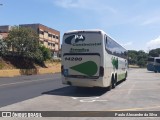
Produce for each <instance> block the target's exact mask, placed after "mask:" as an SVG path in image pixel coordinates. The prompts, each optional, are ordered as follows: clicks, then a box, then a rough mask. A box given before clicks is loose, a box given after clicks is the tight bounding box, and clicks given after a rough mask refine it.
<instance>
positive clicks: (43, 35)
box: [19, 24, 60, 56]
mask: <svg viewBox="0 0 160 120" xmlns="http://www.w3.org/2000/svg"><path fill="white" fill-rule="evenodd" d="M19 26H21V27H28V28H32V29H33V30H34V31H35V32H36V33H37V34H38V35H39V42H40V44H42V45H44V46H45V47H47V48H49V49H50V50H51V51H52V52H53V53H54V56H58V54H59V50H60V32H59V31H57V30H55V29H52V28H49V27H47V26H45V25H42V24H21V25H19Z"/></svg>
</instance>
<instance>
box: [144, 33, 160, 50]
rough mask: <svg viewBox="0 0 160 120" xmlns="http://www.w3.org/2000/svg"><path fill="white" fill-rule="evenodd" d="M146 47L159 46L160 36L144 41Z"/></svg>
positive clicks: (153, 47)
mask: <svg viewBox="0 0 160 120" xmlns="http://www.w3.org/2000/svg"><path fill="white" fill-rule="evenodd" d="M146 46H147V48H148V49H155V48H160V36H159V37H158V38H156V39H154V40H151V41H149V42H147V43H146Z"/></svg>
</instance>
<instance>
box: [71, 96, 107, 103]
mask: <svg viewBox="0 0 160 120" xmlns="http://www.w3.org/2000/svg"><path fill="white" fill-rule="evenodd" d="M71 98H72V99H74V100H78V99H79V101H80V102H106V101H108V100H97V99H99V98H100V97H71Z"/></svg>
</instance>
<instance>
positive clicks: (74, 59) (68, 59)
mask: <svg viewBox="0 0 160 120" xmlns="http://www.w3.org/2000/svg"><path fill="white" fill-rule="evenodd" d="M81 60H82V58H81V57H65V61H81Z"/></svg>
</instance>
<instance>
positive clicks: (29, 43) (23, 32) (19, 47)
mask: <svg viewBox="0 0 160 120" xmlns="http://www.w3.org/2000/svg"><path fill="white" fill-rule="evenodd" d="M38 40H39V37H38V34H37V33H36V32H35V31H34V30H32V29H31V28H25V27H18V26H15V27H13V28H12V30H11V31H9V34H8V37H7V38H6V43H7V46H8V48H9V49H10V51H12V52H13V53H16V55H17V56H21V57H23V58H28V59H38V60H42V59H43V55H42V52H41V51H40V50H39V42H38Z"/></svg>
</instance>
